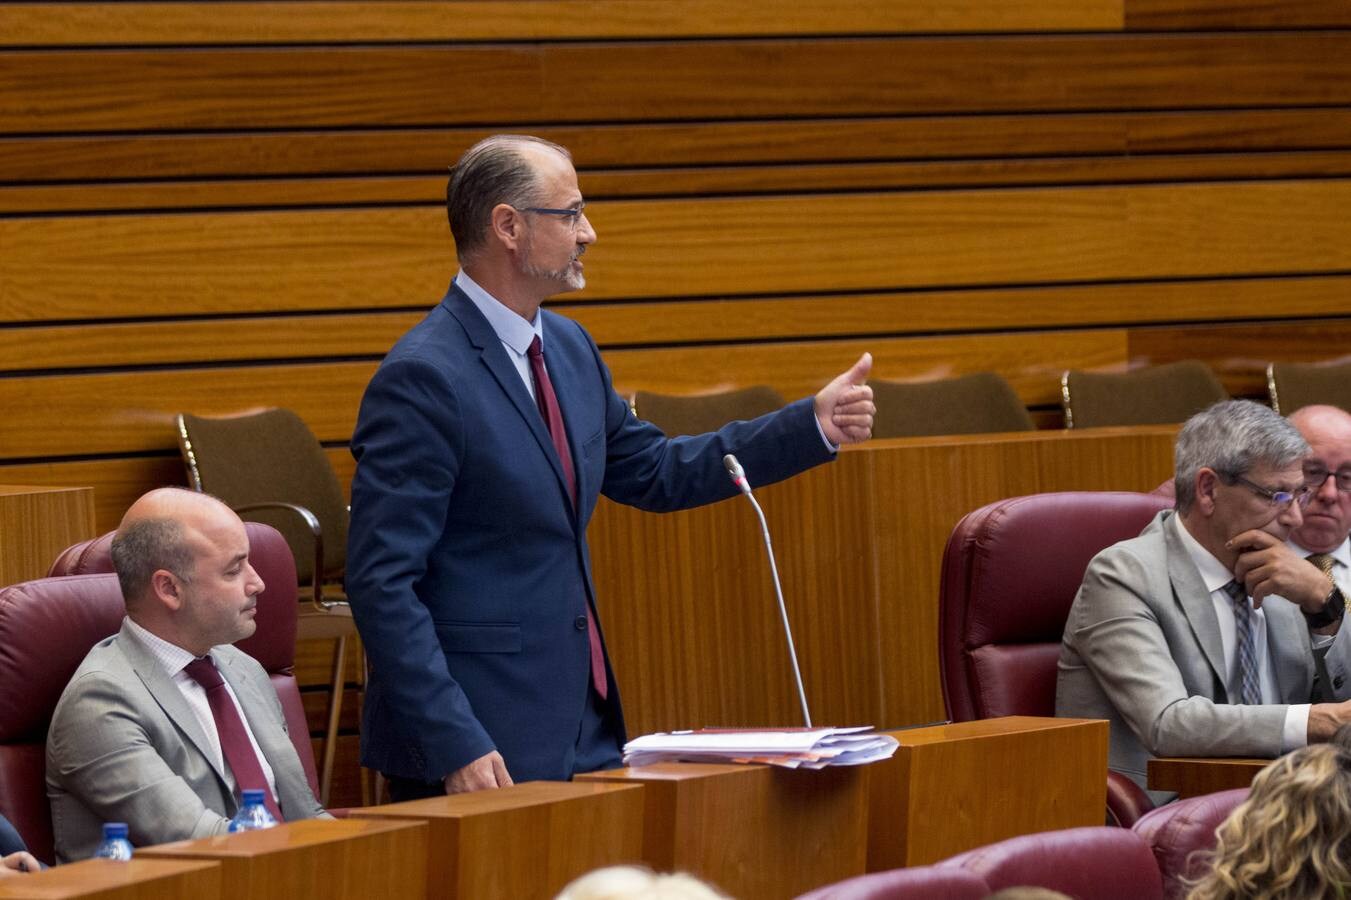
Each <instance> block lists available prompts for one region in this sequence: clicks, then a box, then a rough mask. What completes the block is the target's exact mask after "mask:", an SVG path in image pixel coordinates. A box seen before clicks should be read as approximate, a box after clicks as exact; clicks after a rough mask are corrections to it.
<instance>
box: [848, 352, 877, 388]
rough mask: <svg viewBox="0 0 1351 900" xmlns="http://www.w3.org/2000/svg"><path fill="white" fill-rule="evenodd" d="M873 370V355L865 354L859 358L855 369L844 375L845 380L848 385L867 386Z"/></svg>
mask: <svg viewBox="0 0 1351 900" xmlns="http://www.w3.org/2000/svg"><path fill="white" fill-rule="evenodd" d="M872 370H873V355H872V354H871V353H866V352H865V353H864V354H863V355H862V356H860V357H859V358H858V362H856V363H854V365H853V367H852V368H851V369H850V370H849V371H848V372H845V373H844V380H845V382H846V383H848V384H867V383H868V374H869V373H870V372H872Z"/></svg>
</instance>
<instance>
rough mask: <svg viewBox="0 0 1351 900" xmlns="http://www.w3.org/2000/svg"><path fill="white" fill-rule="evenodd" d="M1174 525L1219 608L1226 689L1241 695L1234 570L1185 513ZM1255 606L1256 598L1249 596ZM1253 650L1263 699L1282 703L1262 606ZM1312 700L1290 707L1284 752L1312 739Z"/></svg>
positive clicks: (1254, 619)
mask: <svg viewBox="0 0 1351 900" xmlns="http://www.w3.org/2000/svg"><path fill="white" fill-rule="evenodd" d="M1173 527H1174V528H1176V529H1177V534H1178V537H1179V539H1181V541H1182V546H1183V547H1185V548H1187V555H1188V556H1190V557H1191V560H1192V562H1193V563H1195V564H1196V568H1197V571H1199V572H1200V573H1201V580H1202V581H1203V582H1205V585H1206V590H1207V591H1209V592H1210V602H1211V604H1213V605H1214V607H1215V618H1216V620H1217V621H1218V622H1219V624H1220V646H1221V648H1222V649H1223V651H1224V670H1225V671H1224V675H1225V681H1224V683H1225V690H1226V692H1227V693H1228V694H1229V696H1230V697H1237V696H1238V694H1239V690H1238V683H1239V676H1238V626H1237V624H1236V623H1235V622H1234V601H1233V600H1231V599H1229V594H1228V593H1227V592H1226V591H1225V590H1224V586H1225V585H1226V584H1228V583H1229V582H1231V581H1233V580H1234V573H1233V572H1231V571H1229V570H1228V569H1227V568H1225V566H1224V563H1222V562H1220V561H1219V560H1218V559H1216V558H1215V557H1214V556H1213V555H1212V554H1211V552H1210V551H1209V550H1207V549H1206V548H1205V547H1202V546H1201V544H1200V542H1199V541H1197V540H1196V538H1194V537H1192V535H1191V532H1189V531H1188V530H1187V529H1186V528H1185V527H1183V525H1182V517H1181V516H1173ZM1248 603H1249V608H1250V609H1251V604H1252V598H1251V597H1249V598H1248ZM1250 615H1251V616H1252V619H1251V622H1252V629H1253V651H1254V653H1255V654H1256V656H1257V669H1258V673H1257V674H1258V681H1259V683H1260V684H1261V688H1262V702H1263V703H1269V704H1273V705H1279V704H1281V703H1282V702H1283V701H1282V700H1281V695H1280V692H1279V690H1278V689H1277V687H1276V673H1275V670H1274V668H1273V667H1272V664H1271V653H1270V652H1269V651H1268V648H1267V617H1266V613H1265V612H1264V611H1263V610H1261V609H1252V611H1251V613H1250ZM1310 706H1311V704H1308V703H1292V704H1290V705H1289V706H1287V707H1286V711H1285V727H1284V728H1283V729H1282V731H1281V752H1282V753H1288V752H1290V751H1291V750H1296V749H1298V748H1300V747H1303V746H1304V745H1305V744H1307V743H1308V742H1309V708H1310Z"/></svg>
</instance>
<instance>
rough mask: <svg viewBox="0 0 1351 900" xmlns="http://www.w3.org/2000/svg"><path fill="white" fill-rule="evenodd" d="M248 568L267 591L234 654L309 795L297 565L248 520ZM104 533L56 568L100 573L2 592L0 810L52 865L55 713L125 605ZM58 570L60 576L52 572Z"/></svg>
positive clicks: (310, 758)
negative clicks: (279, 715) (286, 737)
mask: <svg viewBox="0 0 1351 900" xmlns="http://www.w3.org/2000/svg"><path fill="white" fill-rule="evenodd" d="M245 528H246V529H247V530H248V535H249V545H250V556H249V559H250V562H252V563H253V566H254V568H256V569H257V570H258V574H259V575H260V576H261V577H262V579H263V582H264V583H265V584H266V585H267V587H266V589H265V590H264V591H263V593H262V594H260V595H259V596H258V611H257V615H256V617H255V621H256V622H257V623H258V629H257V631H256V632H255V633H254V635H253V636H252V637H250V638H248V639H247V640H243V641H240V642H239V644H238V646H239V648H240V649H241V650H243V651H245V652H246V653H248V654H249V655H251V656H253V657H254V658H255V659H257V660H258V662H259V663H261V664H262V666H263V668H265V669H267V671H268V672H269V674H270V675H271V677H272V684H273V686H274V687H275V688H276V689H277V696H278V697H279V698H280V699H281V706H282V710H283V712H284V713H285V715H286V724H287V729H288V731H289V732H290V735H291V741H292V742H293V743H294V744H295V747H296V750H297V752H298V753H299V754H300V761H301V764H302V765H303V766H304V768H305V775H306V777H308V778H309V781H310V787H311V788H312V789H313V790H314V791H315V793H316V795H317V794H318V790H319V778H318V774H317V772H316V770H315V766H314V750H313V748H312V747H311V745H310V737H309V726H308V724H307V723H306V720H305V709H304V706H303V705H302V704H301V700H300V688H299V685H298V684H297V683H296V679H295V674H294V671H293V666H294V664H295V631H296V611H297V610H298V609H299V605H298V602H297V599H296V584H297V583H296V575H295V562H294V560H293V559H292V557H291V550H290V548H289V547H288V546H287V545H286V541H285V540H284V539H283V538H282V536H281V534H280V533H278V532H277V531H276V530H275V529H273V528H271V527H269V526H267V525H260V524H256V523H246V524H245ZM110 543H111V538H110V536H108V535H104V536H103V537H101V538H97V539H95V540H93V541H86V542H85V543H83V544H77V545H76V546H75V547H72V548H70V549H68V550H67V551H66V552H65V553H63V554H62V555H61V559H60V560H59V561H58V566H59V567H62V568H65V567H69V568H72V569H75V568H77V567H78V568H81V569H82V570H83V571H86V572H99V571H100V570H102V572H104V573H105V574H81V575H59V577H48V578H40V579H38V580H36V581H29V582H25V583H23V584H18V585H14V586H13V587H8V588H5V589H4V590H3V591H0V812H3V813H4V814H5V816H6V818H8V819H9V820H10V821H11V822H12V823H13V824H14V827H15V828H17V829H18V830H19V833H20V834H21V835H22V836H23V838H24V841H25V843H27V844H28V846H29V848H30V850H32V852H33V854H34V855H35V856H37V857H38V858H39V859H41V860H43V861H44V862H48V863H50V862H52V861H53V859H54V854H53V852H52V825H51V812H50V810H49V809H48V806H47V788H46V779H45V772H46V765H45V746H46V740H47V726H48V724H49V723H50V721H51V714H52V710H53V709H54V708H55V707H56V701H57V700H58V699H60V696H61V692H62V691H63V690H64V689H65V686H66V683H67V682H69V681H70V676H71V675H73V674H74V672H75V669H76V668H78V667H79V665H80V662H81V661H82V660H83V659H84V657H85V654H87V653H88V652H89V648H90V647H92V646H93V645H94V644H96V643H98V642H99V641H101V640H102V639H103V638H105V637H107V636H108V635H110V634H113V633H115V632H116V631H117V629H118V628H119V627H121V623H122V617H123V615H125V612H126V607H125V605H124V604H123V601H122V591H121V588H120V587H119V586H118V583H117V576H116V575H113V574H110V573H111V570H112V562H111V558H110V557H109V556H108V555H107V550H108V547H109V545H110ZM58 572H59V569H58Z"/></svg>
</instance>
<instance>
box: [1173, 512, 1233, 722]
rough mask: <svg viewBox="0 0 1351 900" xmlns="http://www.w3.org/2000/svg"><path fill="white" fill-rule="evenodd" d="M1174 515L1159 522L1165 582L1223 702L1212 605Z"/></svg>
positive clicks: (1224, 679) (1225, 683)
mask: <svg viewBox="0 0 1351 900" xmlns="http://www.w3.org/2000/svg"><path fill="white" fill-rule="evenodd" d="M1175 515H1176V513H1173V514H1171V515H1169V516H1168V518H1167V519H1161V520H1160V527H1162V529H1163V539H1164V544H1165V546H1166V547H1167V549H1168V580H1169V581H1170V582H1171V583H1172V587H1173V600H1174V602H1176V603H1177V605H1178V606H1179V607H1181V609H1182V614H1183V615H1184V616H1186V618H1187V623H1188V625H1190V626H1191V630H1192V634H1194V635H1195V636H1196V643H1197V644H1199V645H1200V647H1201V652H1202V653H1204V654H1205V657H1206V662H1207V663H1209V664H1210V669H1211V671H1212V672H1213V673H1214V674H1215V679H1216V682H1215V683H1216V684H1218V685H1220V686H1222V687H1223V688H1224V690H1225V692H1226V699H1227V694H1228V689H1229V676H1228V674H1227V670H1226V668H1225V665H1224V646H1223V644H1222V643H1221V642H1220V623H1219V620H1218V619H1216V618H1215V605H1214V604H1213V603H1211V602H1210V591H1208V590H1206V585H1205V582H1204V581H1202V580H1201V573H1200V572H1198V571H1196V565H1195V564H1194V563H1193V562H1192V560H1191V556H1189V555H1188V554H1187V548H1186V547H1185V546H1183V544H1182V540H1181V538H1179V537H1178V536H1177V532H1176V531H1175V530H1174V526H1173V524H1172V522H1171V521H1170V520H1171V519H1172V518H1173V516H1175Z"/></svg>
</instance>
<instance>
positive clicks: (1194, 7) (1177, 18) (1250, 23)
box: [1125, 0, 1351, 31]
mask: <svg viewBox="0 0 1351 900" xmlns="http://www.w3.org/2000/svg"><path fill="white" fill-rule="evenodd" d="M1125 13H1126V27H1127V28H1128V29H1130V30H1133V31H1137V30H1176V31H1186V30H1191V29H1212V28H1346V27H1348V26H1351V3H1348V2H1347V0H1241V2H1235V0H1125Z"/></svg>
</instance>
